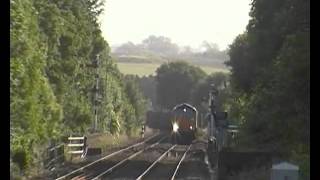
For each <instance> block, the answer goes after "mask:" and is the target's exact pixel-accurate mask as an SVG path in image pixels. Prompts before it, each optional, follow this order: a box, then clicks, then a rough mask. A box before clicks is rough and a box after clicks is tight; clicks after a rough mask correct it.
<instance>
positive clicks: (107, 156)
mask: <svg viewBox="0 0 320 180" xmlns="http://www.w3.org/2000/svg"><path fill="white" fill-rule="evenodd" d="M157 135H158V134H155V135H153V136H151V137H149V138H148V139H146V140H144V141H142V142H140V143H136V144H134V145H132V146H129V147H127V148H124V149H121V150H119V151H116V152H113V153H111V154H109V155H106V156H104V157H102V158H100V159H98V160H96V161H94V162H92V163H89V164H87V165H85V166H82V167H81V168H78V169H76V170H74V171H71V172H70V173H68V174H66V175H64V176H61V177H59V178H57V179H55V180H62V179H65V178H67V177H68V176H70V175H72V174H74V173H76V172H79V171H81V170H83V169H85V168H87V167H89V166H92V165H93V164H96V163H98V162H100V161H102V160H105V159H108V158H110V157H112V156H114V155H117V154H119V153H121V152H123V151H126V150H128V149H131V148H133V147H136V146H139V145H141V144H144V143H146V142H147V141H149V140H150V139H152V138H154V137H156V136H157Z"/></svg>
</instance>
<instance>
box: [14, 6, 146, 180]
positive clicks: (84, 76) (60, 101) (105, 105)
mask: <svg viewBox="0 0 320 180" xmlns="http://www.w3.org/2000/svg"><path fill="white" fill-rule="evenodd" d="M102 5H103V1H100V0H62V1H56V0H54V1H46V0H12V1H10V130H11V131H10V162H11V165H10V166H11V167H13V169H11V170H12V171H11V175H12V176H16V175H17V174H19V173H18V171H20V170H21V172H23V173H24V174H25V176H28V175H29V174H30V172H31V171H30V170H31V169H32V168H41V166H40V165H41V161H42V160H43V159H42V158H43V153H44V152H45V150H46V147H48V146H49V145H50V141H60V140H61V138H62V137H63V136H67V135H69V134H74V133H77V134H87V133H90V131H91V127H92V122H93V119H94V113H93V112H94V109H93V104H94V102H93V100H94V93H93V92H92V90H93V86H94V84H95V74H96V72H95V68H93V67H92V66H94V64H95V62H94V60H95V59H96V56H97V55H100V57H99V68H98V72H99V89H98V90H99V94H100V97H99V102H97V103H98V107H99V108H98V110H97V112H98V118H99V119H98V129H97V130H98V132H103V133H111V134H113V135H115V136H118V135H119V134H121V133H127V134H132V132H134V131H136V128H138V127H139V126H140V125H141V123H142V120H143V118H144V115H143V111H144V108H145V104H144V103H143V102H144V98H143V96H141V94H139V92H138V91H137V89H136V88H135V86H138V85H137V84H136V83H137V82H136V81H133V80H130V79H128V80H126V81H123V80H124V77H123V75H122V74H121V73H120V71H119V70H118V69H117V67H116V64H115V63H114V61H113V60H112V59H111V58H110V56H109V46H108V44H107V42H106V41H105V40H104V39H103V37H102V35H101V31H100V27H99V24H98V22H97V17H98V16H99V14H100V13H101V12H102V10H103V9H102ZM129 120H130V121H129ZM31 167H32V168H31ZM18 169H19V170H18Z"/></svg>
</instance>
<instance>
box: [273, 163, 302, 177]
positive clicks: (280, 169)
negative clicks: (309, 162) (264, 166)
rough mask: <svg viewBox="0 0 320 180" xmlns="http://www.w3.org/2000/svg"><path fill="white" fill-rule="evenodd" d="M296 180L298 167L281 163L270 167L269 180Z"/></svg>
mask: <svg viewBox="0 0 320 180" xmlns="http://www.w3.org/2000/svg"><path fill="white" fill-rule="evenodd" d="M298 178H299V167H298V166H296V165H294V164H291V163H288V162H281V163H278V164H273V165H272V169H271V180H298Z"/></svg>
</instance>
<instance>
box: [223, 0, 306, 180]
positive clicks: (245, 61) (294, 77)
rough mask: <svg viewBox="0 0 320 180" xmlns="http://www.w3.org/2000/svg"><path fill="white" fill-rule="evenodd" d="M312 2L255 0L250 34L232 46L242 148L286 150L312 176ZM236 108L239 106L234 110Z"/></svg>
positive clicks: (289, 156)
mask: <svg viewBox="0 0 320 180" xmlns="http://www.w3.org/2000/svg"><path fill="white" fill-rule="evenodd" d="M309 10H310V2H309V1H299V0H297V1H287V0H281V1H276V0H272V1H267V0H254V1H253V2H252V9H251V12H250V16H251V20H250V21H249V24H248V26H247V31H246V32H245V33H244V34H241V35H239V36H238V37H237V38H236V39H235V41H234V42H233V44H232V45H231V46H230V51H229V55H230V61H229V62H228V63H227V64H228V65H229V66H230V67H231V68H232V70H231V72H232V73H231V84H232V91H233V95H234V97H235V100H236V101H234V103H233V105H232V107H233V108H231V109H233V110H235V111H237V113H231V114H233V115H234V116H235V117H234V118H237V119H239V120H241V127H242V130H241V132H242V137H243V138H242V141H243V142H242V144H243V145H244V144H246V145H247V146H251V147H254V148H258V149H264V150H265V149H269V150H272V151H281V152H286V155H287V157H288V158H290V159H292V160H294V161H296V162H297V163H298V164H300V165H301V167H303V169H304V171H303V173H302V174H303V177H301V178H306V179H308V178H309V169H308V168H309V166H308V165H307V164H308V162H309V160H310V155H309V147H310V145H309V140H310V133H309V125H310V105H309V103H310V93H309V90H310V74H309V72H310V45H309V43H310V16H309ZM235 106H238V108H234V107H235Z"/></svg>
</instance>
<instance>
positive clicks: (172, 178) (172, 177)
mask: <svg viewBox="0 0 320 180" xmlns="http://www.w3.org/2000/svg"><path fill="white" fill-rule="evenodd" d="M191 146H192V144H190V145H189V147H188V149H187V150H186V151H185V152H184V154H183V156H182V157H181V159H180V161H179V163H178V165H177V167H176V169H175V171H174V173H173V175H172V176H171V178H170V179H171V180H174V178H175V176H176V174H177V172H178V170H179V168H180V165H181V163H182V161H183V160H184V158H185V157H186V155H187V153H188V152H189V150H190V148H191Z"/></svg>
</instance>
